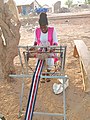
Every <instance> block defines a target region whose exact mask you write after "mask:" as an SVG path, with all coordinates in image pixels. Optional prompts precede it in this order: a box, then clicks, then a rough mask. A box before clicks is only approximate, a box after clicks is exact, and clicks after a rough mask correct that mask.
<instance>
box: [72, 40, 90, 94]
mask: <svg viewBox="0 0 90 120" xmlns="http://www.w3.org/2000/svg"><path fill="white" fill-rule="evenodd" d="M74 44H75V46H74V57H79V59H80V66H81V70H82V73H83V79H84V82H83V83H84V84H85V85H84V86H85V88H84V90H85V91H86V92H88V91H90V51H89V50H88V47H87V46H86V44H85V43H84V42H83V41H82V40H74Z"/></svg>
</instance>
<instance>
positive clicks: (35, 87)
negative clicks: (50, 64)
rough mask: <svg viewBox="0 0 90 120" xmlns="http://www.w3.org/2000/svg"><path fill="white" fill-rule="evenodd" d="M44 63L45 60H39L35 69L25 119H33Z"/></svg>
mask: <svg viewBox="0 0 90 120" xmlns="http://www.w3.org/2000/svg"><path fill="white" fill-rule="evenodd" d="M43 65H44V60H38V62H37V65H36V69H35V72H34V75H33V78H32V83H31V88H30V93H29V98H28V104H27V109H26V113H25V119H24V120H32V117H33V111H34V106H35V101H36V96H37V91H38V84H39V80H40V75H41V72H42V68H43Z"/></svg>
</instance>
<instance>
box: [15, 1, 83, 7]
mask: <svg viewBox="0 0 90 120" xmlns="http://www.w3.org/2000/svg"><path fill="white" fill-rule="evenodd" d="M14 1H15V2H16V4H17V5H21V4H27V3H31V2H33V1H34V0H14ZM37 1H38V2H39V4H41V5H44V4H47V5H49V6H52V5H53V4H54V3H55V2H57V1H59V0H37ZM60 1H61V3H62V6H64V3H65V1H67V0H60ZM77 1H79V2H83V1H85V0H73V2H74V3H76V2H77Z"/></svg>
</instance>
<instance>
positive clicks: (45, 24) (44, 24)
mask: <svg viewBox="0 0 90 120" xmlns="http://www.w3.org/2000/svg"><path fill="white" fill-rule="evenodd" d="M39 25H40V29H41V31H42V32H43V33H46V32H47V30H48V19H47V14H46V13H41V14H40V18H39Z"/></svg>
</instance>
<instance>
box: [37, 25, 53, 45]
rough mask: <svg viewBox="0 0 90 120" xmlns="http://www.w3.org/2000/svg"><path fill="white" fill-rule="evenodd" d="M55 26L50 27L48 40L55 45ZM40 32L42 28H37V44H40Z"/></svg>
mask: <svg viewBox="0 0 90 120" xmlns="http://www.w3.org/2000/svg"><path fill="white" fill-rule="evenodd" d="M53 30H54V28H53V27H48V41H49V42H50V45H53ZM40 34H41V30H40V28H37V29H36V37H37V44H38V45H39V44H40Z"/></svg>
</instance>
